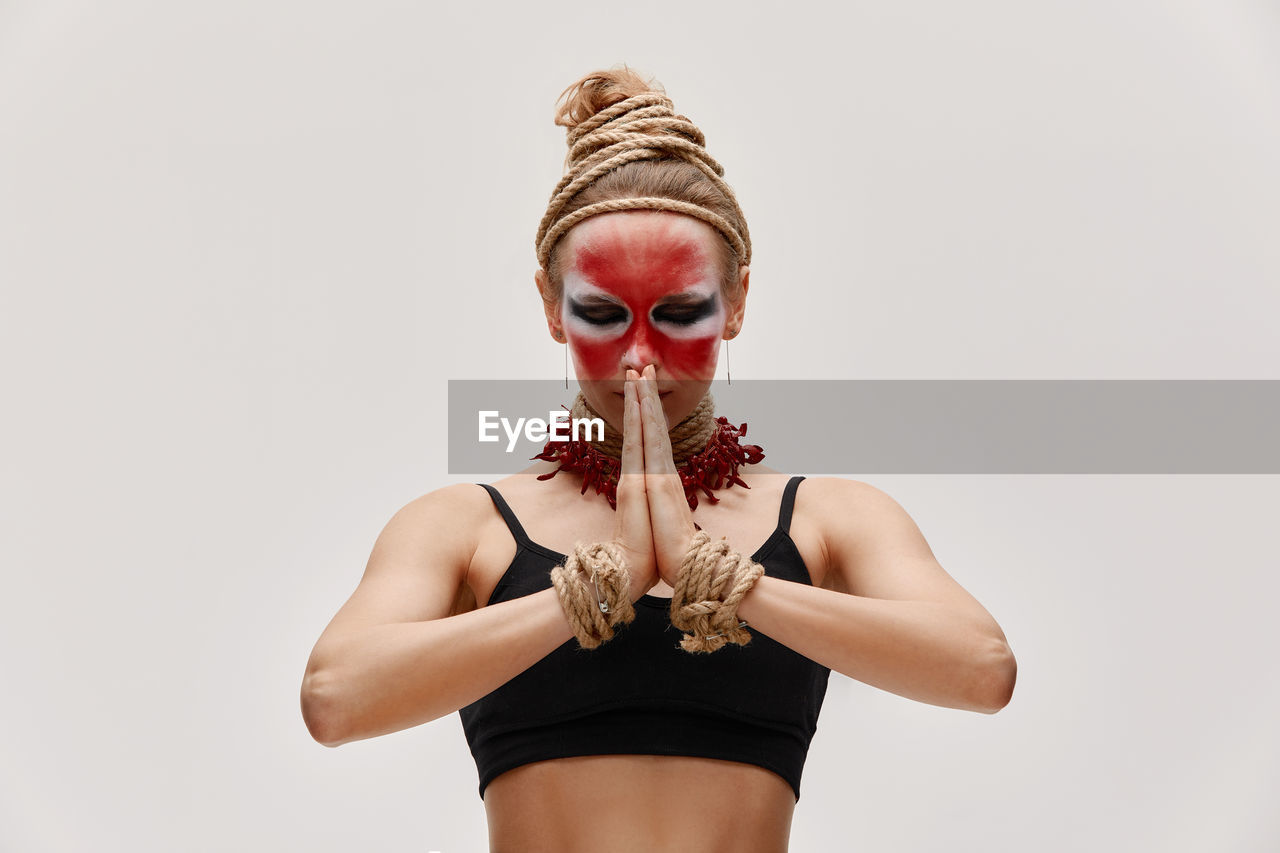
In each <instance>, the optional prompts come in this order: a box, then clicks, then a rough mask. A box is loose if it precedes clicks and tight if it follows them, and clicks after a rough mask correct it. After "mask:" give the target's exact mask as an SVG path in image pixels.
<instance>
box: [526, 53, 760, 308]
mask: <svg viewBox="0 0 1280 853" xmlns="http://www.w3.org/2000/svg"><path fill="white" fill-rule="evenodd" d="M556 103H557V109H556V114H555V123H556V124H557V125H559V126H561V127H564V128H566V137H567V141H568V146H569V152H568V154H567V155H566V157H565V175H564V177H563V178H562V179H561V181H560V183H559V184H558V185H557V187H556V189H555V191H554V192H553V193H552V196H551V203H550V204H549V205H548V208H547V213H546V215H545V216H544V217H543V220H542V222H541V224H540V226H539V229H538V236H537V241H536V242H537V247H538V260H539V263H540V264H541V265H542V266H543V268H544V269H546V271H547V279H548V283H549V285H550V286H549V288H548V291H547V293H546V294H545V296H546V298H547V300H548V301H549V302H555V301H559V299H560V295H561V293H562V289H563V277H562V275H563V259H562V258H561V256H560V254H559V253H557V252H556V246H557V245H558V243H559V241H560V240H561V239H562V238H563V237H564V235H565V234H566V233H568V231H569V230H570V229H571V228H572V226H573V225H574V224H576V223H577V222H579V221H581V220H582V219H583V218H586V217H587V216H591V215H595V214H596V213H604V212H608V211H609V210H644V209H651V210H671V211H675V212H679V213H685V214H688V215H691V216H695V217H697V218H699V219H702V220H703V221H704V222H707V223H708V224H709V225H711V226H712V227H714V228H715V229H716V230H717V231H719V232H720V235H721V236H722V237H723V238H724V239H723V240H720V241H719V242H718V247H719V249H720V260H721V265H722V267H723V270H724V278H723V279H722V281H721V289H722V291H723V293H724V294H725V296H726V298H732V297H734V296H735V295H736V294H737V292H738V291H739V290H740V283H739V279H738V267H739V265H740V264H749V263H750V262H751V238H750V234H749V232H748V230H747V223H746V218H745V217H744V216H743V214H742V210H741V208H739V206H738V201H737V198H736V197H735V196H734V194H733V190H732V189H730V188H729V186H728V184H726V183H725V182H724V181H723V180H721V178H720V176H721V175H723V173H724V169H723V168H722V167H721V166H720V164H719V163H717V162H716V161H715V160H713V159H712V158H711V157H710V155H708V154H707V153H706V149H705V147H704V142H705V137H704V136H703V134H702V131H701V130H699V129H698V128H697V126H695V125H694V124H693V123H692V122H690V121H689V119H688V118H686V117H685V116H682V115H676V114H675V113H674V111H673V109H672V103H671V100H670V99H669V98H668V97H667V95H666V91H665V90H664V89H663V88H662V86H661V85H660V84H658V83H657V82H656V81H652V80H646V79H645V78H643V77H641V76H640V75H639V74H637V73H636V72H635V71H633V70H632V69H630V68H628V67H627V66H625V65H623V66H622V67H621V68H614V69H610V70H607V71H593V72H592V73H590V74H587V75H586V76H585V77H582V78H581V79H580V80H578V81H577V82H575V83H573V84H572V85H570V86H569V87H568V88H566V89H565V90H564V91H563V92H561V93H560V97H559V98H558V99H557V101H556ZM588 207H592V210H586V208H588ZM580 212H582V213H580Z"/></svg>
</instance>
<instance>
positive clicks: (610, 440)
mask: <svg viewBox="0 0 1280 853" xmlns="http://www.w3.org/2000/svg"><path fill="white" fill-rule="evenodd" d="M715 411H716V401H715V399H714V398H713V397H712V396H711V395H710V394H707V395H706V396H705V397H703V398H702V401H701V402H699V403H698V405H697V406H695V407H694V409H693V411H692V412H690V413H689V414H688V415H687V416H686V417H685V419H684V420H682V421H680V423H678V424H676V425H675V426H674V427H672V428H671V430H670V431H669V432H668V435H669V436H670V437H671V456H672V458H673V459H674V460H675V463H676V464H677V465H680V464H682V463H684V462H686V461H688V459H689V457H691V456H693V455H695V454H697V453H700V452H701V451H702V450H703V449H704V448H705V447H706V446H707V442H709V441H710V440H711V436H712V435H713V434H714V433H715V431H716V427H717V423H716V418H715ZM570 417H571V418H574V419H586V418H600V419H601V420H604V418H601V417H600V415H599V413H597V412H596V410H595V409H594V408H592V406H591V404H590V403H588V402H587V398H586V396H585V395H583V393H582V392H581V391H579V392H578V396H577V398H575V399H574V401H573V407H572V409H570ZM592 444H594V445H595V448H596V449H597V450H599V451H600V452H601V453H603V454H604V455H605V456H608V457H610V458H612V459H618V460H621V459H622V433H620V432H618V431H617V430H616V429H614V428H613V427H612V426H610V425H609V422H608V421H605V424H604V440H603V441H593V442H592Z"/></svg>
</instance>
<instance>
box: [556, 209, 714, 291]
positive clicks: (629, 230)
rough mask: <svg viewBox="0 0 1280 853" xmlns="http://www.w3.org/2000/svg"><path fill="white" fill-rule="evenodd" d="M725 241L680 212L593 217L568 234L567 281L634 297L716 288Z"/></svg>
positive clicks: (700, 222) (696, 220)
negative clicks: (719, 254)
mask: <svg viewBox="0 0 1280 853" xmlns="http://www.w3.org/2000/svg"><path fill="white" fill-rule="evenodd" d="M719 239H720V236H719V234H718V233H717V232H716V230H715V229H714V228H712V227H711V226H710V225H707V224H706V223H705V222H702V221H701V220H698V219H694V218H693V217H691V216H683V215H681V214H678V213H667V212H664V211H650V210H646V211H618V212H616V213H607V214H602V215H600V216H593V217H591V218H589V219H586V220H584V221H583V222H581V223H579V224H578V225H576V226H575V227H574V228H573V229H572V230H571V231H570V232H569V234H568V235H566V237H565V242H564V249H565V252H566V258H565V260H566V265H565V285H566V286H570V285H571V284H576V285H579V286H582V285H586V286H588V287H591V286H594V287H596V288H601V289H604V290H609V291H614V292H621V291H625V292H626V293H627V294H628V295H633V296H640V295H642V294H645V293H647V294H653V293H654V292H655V291H670V290H690V289H705V288H706V287H707V286H712V287H714V286H715V283H716V267H717V261H718V258H717V254H716V248H717V243H716V241H718V240H719ZM575 289H576V288H575Z"/></svg>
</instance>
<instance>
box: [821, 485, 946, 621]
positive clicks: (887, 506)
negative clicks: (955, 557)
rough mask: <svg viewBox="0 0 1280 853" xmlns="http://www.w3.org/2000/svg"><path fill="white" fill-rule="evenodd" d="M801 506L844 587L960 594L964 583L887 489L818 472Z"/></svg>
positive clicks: (882, 594)
mask: <svg viewBox="0 0 1280 853" xmlns="http://www.w3.org/2000/svg"><path fill="white" fill-rule="evenodd" d="M796 512H797V514H799V513H802V512H803V513H804V515H805V517H806V518H808V519H811V520H812V523H813V524H814V525H815V526H816V527H817V530H818V533H819V535H820V537H821V540H822V543H823V550H824V552H825V554H826V556H827V559H828V565H829V566H830V570H831V571H832V572H833V573H834V574H836V575H837V576H838V578H839V579H840V580H841V581H842V583H841V584H840V586H842V587H843V589H844V591H846V592H851V593H853V594H855V595H864V596H869V597H872V598H935V597H936V598H943V599H949V598H954V597H955V595H956V593H957V590H958V589H959V587H958V585H957V584H955V582H954V581H953V580H951V579H950V577H949V576H948V575H947V573H946V572H945V571H944V570H943V568H942V566H941V565H939V564H938V561H937V559H936V558H935V557H934V554H933V550H932V549H931V548H930V547H929V543H928V542H927V541H926V540H925V537H924V534H923V533H922V532H921V531H920V528H919V526H917V525H916V523H915V520H914V519H912V518H911V516H910V514H908V512H907V511H906V509H905V508H903V506H902V505H901V504H900V503H898V502H897V501H896V500H894V499H893V498H892V497H891V496H890V495H889V494H888V493H886V492H885V491H883V490H881V489H879V488H877V487H875V486H873V485H871V484H870V483H864V482H862V481H861V480H849V479H844V478H841V477H813V478H811V479H807V480H805V486H804V488H802V489H801V490H800V491H799V492H798V493H797V495H796Z"/></svg>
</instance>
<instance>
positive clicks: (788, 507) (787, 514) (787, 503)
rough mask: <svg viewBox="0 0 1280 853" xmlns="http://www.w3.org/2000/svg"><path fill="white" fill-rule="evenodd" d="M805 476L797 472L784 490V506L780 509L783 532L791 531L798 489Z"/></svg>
mask: <svg viewBox="0 0 1280 853" xmlns="http://www.w3.org/2000/svg"><path fill="white" fill-rule="evenodd" d="M803 479H804V477H802V476H800V475H799V474H797V475H796V476H794V477H792V478H791V479H790V480H788V481H787V487H786V488H785V489H783V491H782V508H781V509H779V510H778V528H779V529H780V530H781V531H782V532H783V533H790V532H791V512H792V510H794V509H795V506H796V489H798V488H800V481H801V480H803Z"/></svg>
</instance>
